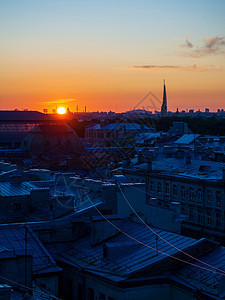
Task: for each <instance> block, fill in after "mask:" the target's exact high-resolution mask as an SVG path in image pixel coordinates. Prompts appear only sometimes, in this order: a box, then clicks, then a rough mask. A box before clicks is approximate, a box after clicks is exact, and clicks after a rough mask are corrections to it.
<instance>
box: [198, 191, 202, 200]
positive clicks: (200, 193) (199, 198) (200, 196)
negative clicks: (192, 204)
mask: <svg viewBox="0 0 225 300" xmlns="http://www.w3.org/2000/svg"><path fill="white" fill-rule="evenodd" d="M202 199H203V193H202V190H200V189H199V190H198V200H199V201H202Z"/></svg>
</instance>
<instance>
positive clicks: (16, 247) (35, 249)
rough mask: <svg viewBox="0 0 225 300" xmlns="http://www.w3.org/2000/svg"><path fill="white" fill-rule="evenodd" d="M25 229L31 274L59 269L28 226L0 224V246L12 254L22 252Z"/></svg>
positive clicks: (0, 255) (1, 254) (2, 253)
mask: <svg viewBox="0 0 225 300" xmlns="http://www.w3.org/2000/svg"><path fill="white" fill-rule="evenodd" d="M26 230H27V251H28V253H29V254H31V255H32V256H33V274H39V273H47V272H57V271H59V268H58V267H57V266H56V264H55V261H54V259H53V258H52V256H51V255H50V253H49V252H48V251H47V250H46V249H45V247H44V246H43V244H42V243H41V242H40V241H39V239H38V238H37V236H36V235H35V233H34V232H33V231H32V230H31V229H30V227H28V226H25V225H19V224H16V225H0V247H4V248H6V249H7V250H8V251H10V252H12V253H13V254H14V255H21V254H24V253H25V236H26ZM2 257H4V251H3V252H0V259H1V258H2Z"/></svg>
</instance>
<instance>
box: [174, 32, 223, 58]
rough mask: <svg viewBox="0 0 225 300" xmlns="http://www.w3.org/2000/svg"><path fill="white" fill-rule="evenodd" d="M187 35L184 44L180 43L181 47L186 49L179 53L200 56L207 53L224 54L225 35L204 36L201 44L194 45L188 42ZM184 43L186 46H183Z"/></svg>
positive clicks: (186, 55) (207, 54) (194, 56)
mask: <svg viewBox="0 0 225 300" xmlns="http://www.w3.org/2000/svg"><path fill="white" fill-rule="evenodd" d="M189 43H190V42H189V40H188V37H186V38H185V44H182V45H180V46H181V47H182V48H186V49H187V51H185V52H183V53H182V54H181V55H182V56H185V57H193V58H201V57H205V56H209V55H224V54H225V36H222V37H219V36H214V37H210V38H204V39H203V44H202V45H200V46H195V47H194V45H193V44H192V43H190V45H191V46H188V45H189ZM185 45H186V46H185Z"/></svg>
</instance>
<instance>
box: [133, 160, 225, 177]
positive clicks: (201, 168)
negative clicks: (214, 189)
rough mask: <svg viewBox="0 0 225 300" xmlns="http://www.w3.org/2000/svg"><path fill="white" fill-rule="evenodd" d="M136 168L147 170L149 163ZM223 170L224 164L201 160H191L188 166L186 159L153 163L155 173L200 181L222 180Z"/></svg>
mask: <svg viewBox="0 0 225 300" xmlns="http://www.w3.org/2000/svg"><path fill="white" fill-rule="evenodd" d="M135 168H136V169H146V168H147V163H144V164H141V165H136V166H135V167H134V169H135ZM223 168H225V163H223V162H215V161H207V160H200V159H191V160H190V163H189V164H186V161H185V159H177V158H162V159H161V160H155V161H152V170H153V171H161V172H169V174H170V175H178V176H182V177H190V178H191V177H192V178H199V179H210V180H218V179H222V176H223Z"/></svg>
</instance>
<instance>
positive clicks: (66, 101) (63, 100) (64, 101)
mask: <svg viewBox="0 0 225 300" xmlns="http://www.w3.org/2000/svg"><path fill="white" fill-rule="evenodd" d="M73 101H76V99H57V100H52V101H42V103H45V104H63V103H69V102H73Z"/></svg>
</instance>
